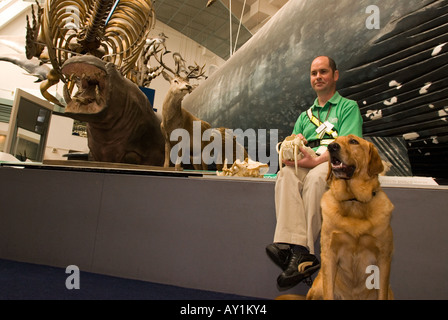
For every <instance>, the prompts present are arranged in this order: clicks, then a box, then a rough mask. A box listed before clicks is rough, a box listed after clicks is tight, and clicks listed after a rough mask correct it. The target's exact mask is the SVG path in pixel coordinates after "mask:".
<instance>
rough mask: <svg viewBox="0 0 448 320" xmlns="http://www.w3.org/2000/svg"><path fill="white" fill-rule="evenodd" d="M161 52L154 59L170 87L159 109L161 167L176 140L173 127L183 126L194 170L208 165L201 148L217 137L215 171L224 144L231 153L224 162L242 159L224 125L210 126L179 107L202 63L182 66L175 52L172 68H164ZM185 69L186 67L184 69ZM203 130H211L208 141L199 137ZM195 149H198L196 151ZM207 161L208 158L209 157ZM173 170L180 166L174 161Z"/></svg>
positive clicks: (221, 159)
mask: <svg viewBox="0 0 448 320" xmlns="http://www.w3.org/2000/svg"><path fill="white" fill-rule="evenodd" d="M162 56H163V54H162V55H161V56H160V60H159V59H157V58H156V59H157V61H158V62H159V63H160V64H161V65H162V67H163V68H164V70H163V71H162V75H163V77H164V78H165V80H167V81H168V82H169V83H170V87H169V89H168V92H167V94H166V96H165V99H164V101H163V111H162V123H161V124H160V128H161V131H162V134H163V136H164V137H165V162H164V167H169V166H170V156H171V150H172V148H173V147H174V145H175V144H176V143H178V142H177V141H171V139H170V137H171V133H172V132H173V131H174V130H176V129H184V130H186V131H187V132H188V136H189V138H190V141H189V143H190V148H189V149H190V160H193V161H190V163H192V164H193V167H194V168H195V169H196V170H207V169H208V165H207V164H206V163H205V162H204V159H203V157H202V152H203V150H204V148H205V147H206V146H207V145H209V144H211V143H212V142H214V141H215V140H214V139H220V140H221V141H220V143H219V144H218V145H217V148H219V150H214V151H215V153H214V160H215V163H216V168H217V169H218V170H222V168H223V164H224V162H225V159H226V156H227V154H226V151H227V150H226V144H229V143H232V149H231V151H232V155H231V159H228V161H231V162H233V161H235V160H236V158H237V156H239V157H240V158H242V159H241V160H244V159H246V158H247V157H248V155H247V151H246V149H245V148H244V147H243V146H241V145H239V144H238V143H237V142H236V139H235V137H234V136H233V132H232V133H229V132H226V131H227V130H226V128H223V127H221V128H214V129H212V128H211V125H210V124H209V123H208V122H206V121H204V120H201V119H199V118H197V117H196V116H194V115H193V114H191V113H190V112H189V111H187V110H185V109H184V108H183V107H182V100H183V98H184V97H185V96H186V95H187V94H188V93H191V92H192V91H193V89H194V88H195V87H196V85H191V84H190V81H189V80H190V79H199V78H201V77H205V76H204V71H203V69H204V66H202V67H199V66H198V65H197V64H196V66H194V67H193V66H189V67H188V68H186V67H185V64H184V60H183V59H182V57H180V55H179V54H178V53H174V54H173V58H174V60H175V63H176V71H173V70H172V69H171V68H169V67H167V66H166V65H165V64H164V63H163V60H162ZM187 69H188V70H187ZM165 70H167V71H169V73H171V74H172V75H170V74H169V73H167V72H165ZM181 73H184V74H185V76H182V75H181ZM198 123H200V132H199V130H194V128H195V125H196V126H197V125H198ZM206 130H211V132H210V133H211V134H210V140H207V139H205V140H204V141H203V139H202V137H203V136H204V132H205V131H206ZM199 133H200V135H201V136H200V137H194V136H193V135H194V134H199ZM195 140H196V141H200V143H201V145H200V153H201V154H197V155H193V152H194V151H195V149H194V146H193V141H195ZM197 151H199V150H197ZM198 156H199V157H200V162H199V161H197V157H198ZM209 160H210V159H209ZM175 167H176V169H180V167H181V165H180V163H178V162H176V163H175Z"/></svg>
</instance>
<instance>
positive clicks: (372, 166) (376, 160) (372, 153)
mask: <svg viewBox="0 0 448 320" xmlns="http://www.w3.org/2000/svg"><path fill="white" fill-rule="evenodd" d="M383 170H384V165H383V161H382V160H381V157H380V154H379V153H378V150H377V149H376V147H375V146H374V145H373V143H369V164H368V169H367V172H368V173H369V175H370V176H372V177H373V176H376V175H378V174H380V173H381V172H383Z"/></svg>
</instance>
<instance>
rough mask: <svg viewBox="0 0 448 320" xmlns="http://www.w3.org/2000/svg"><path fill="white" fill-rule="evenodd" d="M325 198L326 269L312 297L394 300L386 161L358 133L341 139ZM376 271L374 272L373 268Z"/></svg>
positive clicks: (323, 262) (332, 149)
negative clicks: (383, 185)
mask: <svg viewBox="0 0 448 320" xmlns="http://www.w3.org/2000/svg"><path fill="white" fill-rule="evenodd" d="M328 151H329V153H330V161H329V173H328V184H329V187H330V188H329V190H328V191H326V192H325V193H324V195H323V197H322V201H321V207H322V229H321V269H320V270H319V273H318V275H317V277H316V279H315V280H314V282H313V285H312V287H311V289H310V290H309V291H308V294H307V296H306V298H307V299H326V300H327V299H328V300H332V299H350V300H354V299H363V300H364V299H385V300H387V299H393V294H392V290H391V288H390V284H389V275H390V264H391V256H392V251H393V235H392V228H391V226H390V220H391V215H392V210H393V208H394V206H393V204H392V203H391V202H390V200H389V198H388V197H387V196H386V194H385V193H384V191H382V189H381V187H380V183H379V180H378V175H379V174H380V173H381V172H382V171H383V169H384V168H383V163H382V161H381V158H380V156H379V154H378V150H377V149H376V148H375V146H374V145H373V144H372V143H370V142H368V141H366V140H364V139H361V138H359V137H357V136H354V135H349V136H344V137H339V138H337V139H336V140H335V141H334V142H333V143H331V144H330V145H329V146H328ZM372 271H373V273H372Z"/></svg>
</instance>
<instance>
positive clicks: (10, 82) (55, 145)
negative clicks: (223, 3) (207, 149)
mask: <svg viewBox="0 0 448 320" xmlns="http://www.w3.org/2000/svg"><path fill="white" fill-rule="evenodd" d="M156 14H157V13H156ZM26 15H29V16H31V8H29V9H28V10H25V11H23V12H22V13H20V14H18V15H17V16H16V17H15V18H14V20H12V21H10V22H9V23H7V24H4V25H2V26H1V27H0V39H3V40H9V41H13V42H16V43H18V44H19V45H20V46H21V47H22V48H24V46H25V35H26ZM161 32H163V33H164V34H165V35H166V36H167V37H168V39H166V46H167V48H168V50H169V51H171V52H179V53H180V54H181V55H182V57H183V58H184V59H185V60H186V62H187V64H188V65H190V64H191V65H192V64H194V63H195V62H197V63H198V64H199V65H203V64H205V65H206V68H205V70H206V75H210V72H209V69H210V68H211V70H216V68H219V67H220V66H221V65H222V64H223V63H224V62H225V61H224V60H223V59H221V58H220V57H218V56H216V55H215V54H213V53H212V52H210V51H209V50H207V49H205V48H204V47H202V46H200V45H199V44H198V43H196V42H194V41H193V40H191V39H189V38H187V37H186V36H184V35H182V34H181V33H179V32H177V31H176V30H174V29H172V28H171V27H169V26H167V25H165V24H163V23H161V22H159V21H157V22H156V25H155V28H154V29H153V30H152V31H151V33H150V35H149V37H150V38H153V37H157V36H158V34H159V33H161ZM15 53H16V51H14V50H12V49H11V48H9V47H7V46H5V45H4V44H0V56H2V55H10V54H15ZM153 61H154V60H153ZM164 61H165V62H166V64H167V65H169V66H173V65H172V64H171V63H172V59H171V56H169V55H167V56H166V57H165V58H164ZM0 75H1V76H0V98H4V99H9V100H14V91H15V89H16V88H22V89H24V90H26V91H29V92H32V93H33V94H35V95H37V96H39V97H40V98H43V97H42V96H41V95H40V92H39V85H40V84H39V83H35V82H34V81H35V80H36V78H35V77H33V76H30V75H29V74H27V73H26V71H25V70H23V69H21V68H20V67H18V66H15V65H13V64H12V63H9V62H4V61H0ZM168 87H169V84H168V82H167V81H166V80H165V79H164V78H163V77H162V76H159V77H157V78H156V79H154V80H153V81H152V82H151V85H150V88H152V89H154V90H155V91H156V93H155V98H154V108H156V109H157V114H158V115H159V116H160V115H161V112H162V102H163V99H164V97H165V94H166V92H167V90H168ZM53 88H54V89H52V90H50V92H51V93H52V94H56V93H58V94H59V95H61V96H62V88H63V86H62V83H59V84H58V85H56V86H54V87H53ZM72 127H73V120H71V119H68V118H65V117H60V116H53V118H52V121H51V125H50V132H49V138H48V142H47V152H46V154H45V158H51V159H65V158H62V157H61V156H62V154H65V153H67V152H68V150H77V151H80V152H86V151H88V148H87V141H86V140H87V139H86V138H81V137H78V136H73V135H72V134H71V130H72ZM0 129H1V130H2V131H4V130H5V126H4V124H3V125H2V127H1V128H0Z"/></svg>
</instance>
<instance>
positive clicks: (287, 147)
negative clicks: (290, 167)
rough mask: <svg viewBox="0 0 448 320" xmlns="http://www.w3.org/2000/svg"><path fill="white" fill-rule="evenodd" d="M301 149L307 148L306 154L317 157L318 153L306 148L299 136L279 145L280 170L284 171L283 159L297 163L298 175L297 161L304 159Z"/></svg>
mask: <svg viewBox="0 0 448 320" xmlns="http://www.w3.org/2000/svg"><path fill="white" fill-rule="evenodd" d="M300 148H305V150H306V152H307V153H309V154H310V155H311V156H313V157H315V156H316V153H315V152H314V150H313V149H311V148H310V147H307V146H305V144H304V142H303V140H302V139H301V138H300V137H299V136H298V135H290V136H288V137H286V138H285V140H283V142H279V143H278V144H277V153H278V163H279V166H280V170H281V169H282V164H283V159H284V160H290V161H293V160H294V163H295V169H296V173H297V172H298V166H297V160H300V159H302V158H303V156H304V155H303V153H302V152H301V151H300Z"/></svg>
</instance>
